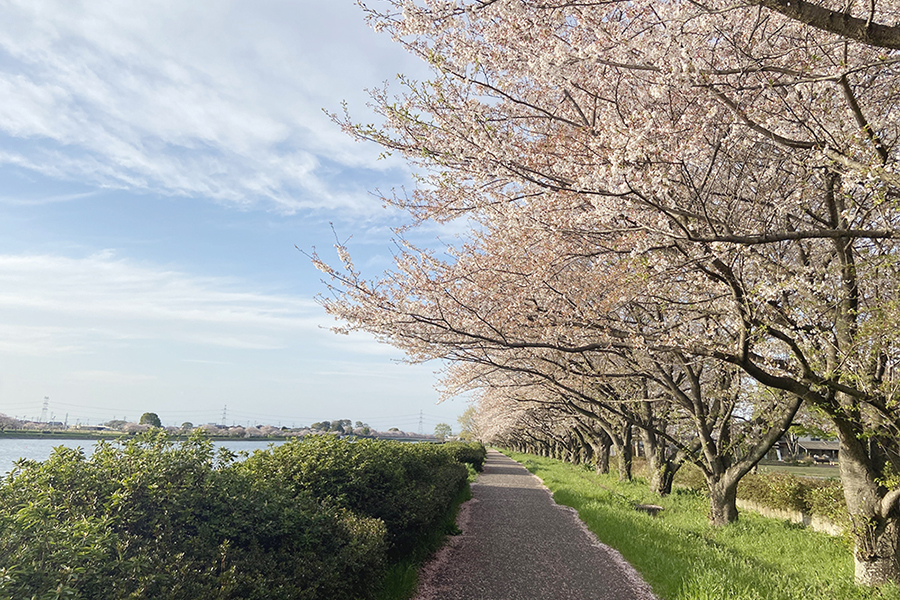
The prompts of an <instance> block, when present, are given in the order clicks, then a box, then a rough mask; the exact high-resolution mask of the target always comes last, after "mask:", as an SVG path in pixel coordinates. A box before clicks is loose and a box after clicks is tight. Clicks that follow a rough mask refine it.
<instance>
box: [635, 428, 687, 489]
mask: <svg viewBox="0 0 900 600" xmlns="http://www.w3.org/2000/svg"><path fill="white" fill-rule="evenodd" d="M641 438H642V440H643V442H644V456H646V457H647V469H648V470H649V471H650V491H651V492H653V493H654V494H657V495H659V496H667V495H669V494H671V493H672V481H673V480H674V479H675V473H676V471H678V466H679V465H676V464H675V463H673V462H672V461H671V460H669V459H668V458H667V457H666V451H665V448H664V447H663V445H662V444H660V443H659V439H658V438H657V436H656V433H655V432H653V431H652V430H650V429H643V428H641Z"/></svg>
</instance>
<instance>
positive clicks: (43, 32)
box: [0, 0, 416, 212]
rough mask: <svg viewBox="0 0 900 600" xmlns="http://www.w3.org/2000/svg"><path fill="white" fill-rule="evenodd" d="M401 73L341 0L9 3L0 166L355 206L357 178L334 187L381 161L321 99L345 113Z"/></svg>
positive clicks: (110, 183) (280, 201) (288, 203)
mask: <svg viewBox="0 0 900 600" xmlns="http://www.w3.org/2000/svg"><path fill="white" fill-rule="evenodd" d="M385 65H391V66H390V67H389V70H388V71H387V73H385V70H384V69H385ZM415 69H416V66H415V62H414V61H412V59H406V58H404V55H403V53H402V52H401V51H400V50H399V49H398V48H394V47H392V45H391V44H390V42H389V41H388V40H387V39H385V38H383V37H377V36H375V34H373V33H371V32H369V31H368V30H367V29H366V28H365V25H364V24H363V22H362V14H361V12H360V11H359V10H358V9H357V8H356V7H355V6H353V5H352V3H351V2H349V1H347V2H342V1H333V2H329V3H321V2H311V1H306V2H296V1H287V0H272V1H270V2H265V3H252V5H244V4H235V3H223V2H216V1H212V0H210V1H206V2H204V1H198V2H190V3H183V2H174V1H173V0H150V1H147V2H141V3H137V4H136V3H134V2H128V1H126V0H108V1H103V2H89V3H81V2H67V3H59V2H51V1H49V0H20V1H11V2H7V3H4V9H3V19H0V95H2V96H3V98H4V102H3V103H2V105H0V133H2V134H4V135H5V136H6V137H7V138H8V139H7V140H6V142H7V143H4V144H3V146H4V151H3V152H2V153H0V163H5V164H11V165H16V166H19V167H21V168H25V169H29V170H34V171H38V172H40V173H42V174H44V175H48V176H51V177H57V178H62V179H77V180H80V181H87V182H92V183H93V184H95V185H98V186H105V187H115V188H129V189H141V190H150V191H154V192H158V193H164V194H182V195H189V196H203V197H209V198H215V199H219V200H222V201H228V202H234V203H239V204H254V203H258V202H261V201H263V202H266V203H268V204H270V205H273V206H276V207H278V209H280V210H282V211H288V212H290V211H295V210H298V209H301V208H309V207H316V206H324V205H327V206H344V207H346V208H347V209H349V210H369V209H370V208H371V206H372V203H371V202H370V199H368V198H366V197H365V194H363V193H361V192H362V191H363V188H362V187H360V189H353V187H352V186H347V185H344V186H338V185H334V183H335V182H338V181H346V180H347V179H348V177H347V173H348V172H350V171H352V170H353V169H359V168H363V169H382V168H386V167H389V166H391V165H392V164H393V166H396V164H397V163H376V162H375V160H374V159H375V156H376V153H377V150H376V149H374V148H366V147H363V146H360V145H358V144H354V143H353V142H352V141H350V140H349V139H348V138H347V137H346V136H344V135H343V134H342V133H340V131H339V130H338V128H337V127H336V126H335V125H334V124H332V123H331V122H330V121H329V119H328V118H327V117H326V116H325V115H324V114H323V113H322V108H330V109H337V108H338V107H339V105H340V102H341V100H342V99H345V98H348V99H351V100H352V101H353V104H354V105H355V106H356V107H357V108H359V109H361V108H362V106H363V104H364V96H363V94H362V89H361V88H362V87H363V86H365V85H377V84H378V82H379V81H380V80H381V79H383V78H385V76H387V77H392V76H393V74H394V73H395V72H397V71H409V70H415ZM323 160H327V161H329V163H331V165H332V166H331V167H330V168H328V169H325V168H323V166H322V161H323ZM335 167H336V169H335ZM335 170H337V171H338V172H334V171H335ZM338 190H340V191H338Z"/></svg>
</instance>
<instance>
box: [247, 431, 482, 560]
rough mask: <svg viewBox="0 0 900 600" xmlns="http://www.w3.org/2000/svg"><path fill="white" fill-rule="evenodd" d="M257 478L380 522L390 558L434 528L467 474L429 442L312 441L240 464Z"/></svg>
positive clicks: (284, 446)
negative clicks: (384, 527)
mask: <svg viewBox="0 0 900 600" xmlns="http://www.w3.org/2000/svg"><path fill="white" fill-rule="evenodd" d="M239 467H240V468H241V469H244V470H247V471H248V472H250V473H252V474H253V477H254V478H256V479H260V480H265V481H270V482H272V483H273V484H275V485H281V486H284V487H285V488H286V489H290V490H292V491H293V493H295V494H298V495H303V494H311V495H312V496H314V497H315V498H317V499H319V500H320V501H322V502H324V503H325V504H326V505H329V506H337V507H341V508H345V509H347V510H350V511H353V512H354V513H357V514H360V515H365V516H367V517H372V518H376V519H380V520H381V521H383V522H384V524H385V526H386V528H387V536H388V537H387V539H388V543H389V555H390V556H391V557H393V558H396V557H398V556H403V555H405V554H408V553H409V552H411V551H412V550H413V549H414V548H415V546H416V544H417V543H418V541H419V539H420V538H421V536H422V534H423V533H425V532H427V531H429V530H431V529H433V528H435V527H437V526H438V525H439V523H440V521H441V520H442V518H443V517H444V515H445V514H446V512H447V510H448V508H449V507H450V506H451V505H452V503H453V500H454V498H455V497H456V496H457V494H458V493H459V492H460V490H462V488H463V487H464V486H465V483H466V478H467V474H468V471H467V470H466V468H465V467H464V466H463V465H462V464H461V463H459V462H458V461H456V460H455V459H454V458H453V456H452V455H451V453H450V452H447V451H445V450H443V449H442V448H441V447H440V446H436V445H433V444H409V443H402V442H393V441H377V440H369V439H360V440H354V441H348V440H340V439H336V438H334V437H332V436H310V437H307V438H304V439H302V440H297V439H294V440H290V441H288V442H286V443H285V444H282V445H281V446H278V447H274V448H271V449H269V450H265V451H258V452H255V453H254V454H253V455H252V456H251V457H250V458H248V459H247V460H246V461H244V462H243V463H241V464H240V465H239Z"/></svg>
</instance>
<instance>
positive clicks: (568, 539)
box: [416, 450, 655, 600]
mask: <svg viewBox="0 0 900 600" xmlns="http://www.w3.org/2000/svg"><path fill="white" fill-rule="evenodd" d="M457 524H458V526H459V528H460V529H461V530H462V534H460V535H458V536H454V537H452V538H451V539H450V541H449V542H448V543H447V545H446V546H444V547H443V548H442V549H441V550H440V551H439V552H438V553H437V555H436V556H435V557H434V558H433V559H432V560H431V561H430V562H429V563H428V564H427V565H426V566H425V568H424V569H423V570H422V573H421V574H420V581H421V583H420V585H419V593H418V595H417V596H416V600H439V599H440V600H547V599H565V600H654V599H655V597H654V595H653V593H652V592H651V591H650V587H649V586H648V585H647V584H646V583H645V582H644V581H643V580H642V579H641V577H640V575H638V574H637V572H636V571H635V570H634V569H633V568H632V567H631V566H630V565H629V564H628V563H626V562H625V560H624V559H623V558H622V556H621V555H620V554H619V553H618V552H616V551H615V550H613V549H611V548H609V547H608V546H605V545H603V544H601V543H600V542H598V541H597V539H596V538H595V537H594V535H593V534H591V533H590V532H589V531H588V530H587V529H586V528H585V527H584V525H583V524H582V523H581V521H580V520H579V519H578V515H577V514H576V513H575V511H574V510H573V509H571V508H567V507H563V506H559V505H558V504H556V503H555V502H553V499H552V497H551V495H550V492H549V490H547V488H545V487H544V486H543V484H542V483H541V481H540V480H539V479H538V478H537V477H535V476H534V475H532V474H531V473H529V472H528V470H527V469H525V467H523V466H522V465H520V464H519V463H517V462H515V461H513V460H512V459H510V458H507V457H506V456H504V455H502V454H500V453H499V452H496V451H494V450H489V451H488V459H487V462H486V463H485V468H484V472H483V473H481V475H479V477H478V481H477V482H476V483H474V484H472V499H471V500H470V501H468V502H466V503H465V504H463V505H462V507H460V512H459V518H458V519H457Z"/></svg>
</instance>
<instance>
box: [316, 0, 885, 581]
mask: <svg viewBox="0 0 900 600" xmlns="http://www.w3.org/2000/svg"><path fill="white" fill-rule="evenodd" d="M838 14H839V15H840V16H839V17H838V16H837V15H838ZM898 14H900V7H898V5H897V3H896V2H895V1H891V2H885V1H881V2H871V3H870V4H869V5H868V6H867V7H866V8H865V10H864V12H854V7H853V5H852V4H848V5H844V4H841V5H838V4H836V3H831V2H822V3H820V4H817V3H810V2H805V1H800V2H793V1H792V2H790V3H788V2H781V1H780V0H760V1H759V2H748V3H746V4H731V3H726V2H724V0H711V1H709V2H705V3H698V2H687V1H681V0H676V1H674V2H667V3H658V2H653V1H651V0H633V1H630V2H616V1H612V2H603V3H591V2H587V3H585V2H577V3H576V2H566V1H563V0H557V1H552V2H551V1H549V0H491V1H484V0H473V1H466V0H456V1H453V0H450V1H446V0H441V1H438V0H422V1H417V2H401V1H400V0H397V1H389V2H386V3H383V4H382V8H381V9H380V10H379V11H370V13H369V18H370V19H371V22H372V24H373V25H374V26H375V27H376V28H378V29H385V30H387V31H389V32H390V33H391V34H392V35H394V37H395V38H396V39H397V40H398V41H399V42H400V43H403V44H405V45H406V47H407V48H408V49H409V50H410V51H411V52H414V53H416V54H418V55H420V56H421V57H422V58H423V59H424V60H426V61H428V62H429V63H430V64H431V65H432V66H433V67H434V73H435V75H434V77H433V78H432V79H431V80H430V81H426V82H413V81H404V82H403V84H404V86H405V89H404V91H403V92H402V93H401V94H400V95H399V96H397V97H393V96H391V95H390V94H389V92H388V91H387V90H375V91H374V93H373V99H374V102H375V107H376V109H377V110H378V111H379V112H380V113H381V115H382V117H383V120H384V122H383V124H382V125H381V126H377V127H375V126H366V125H360V124H356V123H354V122H352V120H350V119H349V118H339V120H340V121H341V122H342V124H343V125H344V126H345V128H346V129H347V130H348V131H349V132H350V133H351V134H353V135H356V136H358V137H359V138H360V139H368V140H374V141H376V142H378V143H379V144H381V145H382V146H384V147H385V149H386V150H387V151H397V152H400V153H402V154H403V155H404V156H405V157H406V158H407V160H409V162H410V163H411V164H412V165H413V166H414V167H417V169H418V172H419V177H420V185H419V186H418V187H417V189H416V190H415V191H413V192H412V193H410V194H395V195H393V196H391V197H388V198H386V200H387V201H388V202H391V203H394V204H395V205H397V206H400V207H403V208H405V209H407V210H409V211H410V213H411V215H412V217H413V219H414V220H426V219H433V220H450V219H455V218H459V217H466V218H469V219H471V220H472V222H473V223H474V224H475V226H476V230H475V232H474V234H475V235H476V236H477V235H478V232H479V231H480V229H481V228H490V225H491V223H497V224H504V225H505V224H509V223H513V224H515V227H512V228H511V230H510V231H509V232H508V233H507V235H506V236H502V235H496V236H494V237H493V238H492V240H493V242H492V245H491V246H490V247H488V246H483V247H480V248H478V252H482V253H483V254H482V261H483V263H485V265H486V264H488V263H493V266H491V268H482V269H481V271H479V270H478V264H477V261H478V254H477V253H471V257H470V260H469V263H468V265H467V268H468V272H466V273H463V272H459V271H457V272H455V273H450V272H449V271H446V270H443V267H442V266H441V264H440V262H441V261H438V260H437V259H436V258H435V256H434V255H433V254H431V253H428V252H407V253H404V254H403V255H402V256H401V257H399V260H400V264H399V265H398V267H399V269H400V270H401V271H403V270H404V269H405V270H406V271H407V272H409V273H410V274H412V273H413V272H416V277H419V280H415V279H414V278H413V277H410V278H409V279H408V280H405V281H404V282H403V284H402V285H407V284H411V285H410V287H407V288H405V289H404V288H403V287H402V286H401V284H399V283H397V282H390V281H389V282H386V283H385V284H384V285H385V286H387V287H391V286H394V287H393V289H391V290H389V291H390V292H391V293H384V290H382V289H381V288H380V287H379V286H378V285H375V284H373V285H368V284H365V283H362V282H361V279H360V278H359V277H358V274H356V275H353V276H350V277H345V278H344V280H343V282H344V283H349V286H350V288H353V289H352V292H351V297H354V298H355V299H358V298H360V297H362V295H365V293H369V292H371V293H372V294H374V295H373V297H377V298H379V299H380V300H379V301H380V302H382V303H381V304H379V303H378V302H375V303H368V304H365V303H364V304H360V305H358V306H357V309H358V310H357V312H355V313H354V310H353V308H351V307H347V308H346V309H345V310H343V311H341V316H342V318H346V319H347V320H348V321H349V322H350V323H355V324H360V323H365V327H366V328H368V329H370V330H372V331H375V332H376V333H380V334H381V335H383V336H384V337H385V339H387V340H388V341H391V342H398V341H399V342H400V345H401V346H404V347H405V349H407V351H408V352H410V355H411V357H413V359H415V360H424V359H427V358H432V357H436V356H449V358H451V359H453V358H454V356H453V354H454V353H455V354H456V357H458V358H460V359H463V358H466V357H468V356H474V353H477V352H478V351H479V350H478V349H479V348H480V347H481V346H483V345H484V343H485V342H486V341H487V342H490V343H491V344H494V343H496V342H498V341H499V342H502V343H503V344H505V345H506V346H510V345H512V346H513V348H512V349H515V350H524V349H529V350H530V352H531V353H532V354H540V352H539V351H540V350H542V349H544V350H553V351H557V352H564V353H567V354H570V355H580V354H583V353H584V352H587V351H599V350H601V349H603V348H610V347H614V348H618V349H629V350H646V351H648V352H650V353H651V354H653V353H657V354H659V355H665V356H669V357H671V356H675V355H677V353H681V355H683V356H684V357H685V364H692V361H696V360H701V359H703V360H712V361H717V362H719V363H721V364H722V365H731V366H732V367H734V368H735V369H737V370H738V371H739V372H740V373H742V375H741V376H740V377H738V376H737V375H735V377H738V379H737V380H738V381H740V382H743V381H745V380H744V378H748V379H750V380H753V381H754V382H755V385H759V386H765V387H768V388H770V389H772V390H774V391H773V394H776V395H777V394H781V395H780V396H779V397H780V399H781V400H782V405H783V406H784V407H785V408H786V409H789V408H790V407H791V406H792V405H793V404H796V403H798V402H799V401H800V400H801V399H802V400H803V401H805V402H808V403H810V404H811V405H814V406H816V407H818V408H819V409H820V410H822V411H824V412H825V413H826V414H828V415H829V417H830V418H831V419H832V421H833V422H834V425H835V427H836V429H837V432H838V436H839V439H840V441H841V474H842V480H843V483H844V489H845V496H846V500H847V505H848V509H849V511H850V514H851V515H852V518H853V522H854V528H853V535H854V540H855V545H856V548H855V557H856V564H857V580H858V581H859V582H861V583H881V582H884V581H892V580H893V581H900V561H898V545H900V521H898V519H900V511H898V499H900V480H897V477H896V475H895V474H896V473H898V472H900V445H898V428H900V409H898V406H900V404H898V403H897V402H896V400H897V398H898V389H897V383H898V382H897V378H896V376H895V370H896V369H895V367H896V366H897V360H898V352H897V347H898V341H900V340H898V339H897V336H898V334H897V331H896V328H895V327H894V325H895V324H896V323H897V322H898V317H900V315H898V314H897V313H898V307H900V302H898V298H897V286H896V281H897V280H898V273H897V266H896V265H897V264H898V263H897V260H896V255H897V247H896V241H895V240H896V239H897V237H898V233H897V232H898V229H897V225H898V223H897V221H898V213H897V200H898V194H900V175H898V169H897V142H898V138H900V115H898V106H900V103H898V102H897V94H898V90H897V86H896V80H897V68H898V67H897V65H898V63H900V56H898V55H897V53H896V51H895V49H896V48H897V45H896V40H897V37H898V34H897V27H895V26H893V25H890V24H891V23H895V22H897V20H898V19H897V17H898ZM523 230H528V231H530V232H531V233H532V235H531V237H530V239H532V240H533V241H534V242H535V244H536V246H534V247H533V248H532V249H530V251H529V252H528V253H526V254H525V255H524V256H518V257H513V256H511V252H512V251H511V250H509V249H506V250H504V243H505V242H512V241H514V240H516V236H518V235H519V234H520V232H521V231H523ZM542 235H543V236H546V238H547V240H548V241H549V242H552V243H547V244H546V246H545V247H544V248H543V249H541V248H540V245H541V244H540V242H538V238H539V237H540V236H542ZM509 245H510V247H511V248H513V247H515V248H516V250H515V251H516V252H520V251H521V246H516V245H515V244H512V243H510V244H509ZM548 253H549V258H551V259H552V260H547V258H548ZM465 255H466V252H465V249H463V250H462V251H461V252H460V254H459V256H465ZM488 257H490V258H488ZM554 257H555V259H554ZM560 257H566V259H567V260H561V259H560ZM507 259H514V260H513V262H512V264H517V265H520V267H521V268H518V269H517V270H515V271H514V275H513V274H509V273H506V272H505V271H504V270H503V269H502V268H499V267H498V266H497V265H502V264H503V261H504V260H507ZM528 261H531V264H528ZM579 261H580V263H584V262H587V263H589V264H591V265H593V266H594V267H595V268H593V269H589V270H582V273H581V274H582V276H583V277H584V280H583V281H581V282H577V283H571V282H570V283H569V286H570V287H567V288H565V289H539V288H535V287H529V286H528V285H527V282H526V281H518V280H516V277H519V279H521V278H522V275H524V274H528V275H529V276H534V277H535V279H536V280H539V281H545V282H546V281H552V279H553V278H552V277H543V275H544V274H545V272H546V271H547V269H550V268H556V269H559V268H566V266H567V265H572V264H576V263H579ZM580 263H579V264H580ZM347 267H348V270H349V271H350V272H354V271H353V268H352V263H349V261H348V262H347ZM413 267H415V268H413ZM525 267H527V268H525ZM601 267H602V268H601ZM330 274H331V275H335V272H333V271H332V272H330ZM475 274H478V275H479V281H480V283H479V285H480V286H481V290H482V291H481V292H480V293H481V296H480V297H479V299H478V302H477V303H470V304H467V303H466V302H463V301H461V299H462V298H463V297H462V296H461V295H460V294H459V293H458V291H459V290H458V288H459V286H462V285H463V284H464V283H466V282H467V280H466V278H467V277H468V278H469V279H470V280H474V279H475ZM426 275H427V276H426ZM454 277H457V278H456V279H455V278H454ZM641 278H643V280H642V279H641ZM618 279H621V280H622V281H623V283H624V284H627V285H623V286H622V287H623V288H624V289H627V290H629V291H628V296H629V297H628V298H624V299H623V298H619V297H618V296H619V295H618V294H616V293H615V291H614V290H611V287H610V285H609V282H610V281H616V280H618ZM501 283H503V284H505V285H500V284H501ZM641 284H643V290H641V292H640V293H636V291H635V290H636V289H637V288H639V287H640V285H641ZM516 286H519V287H520V288H521V290H520V293H516V292H514V291H513V290H515V287H516ZM597 290H603V291H604V293H600V294H598V293H597ZM354 294H356V296H354ZM573 294H574V295H578V296H581V297H584V298H588V297H589V296H591V295H594V296H595V298H594V300H593V301H591V302H588V301H584V302H580V303H577V305H578V308H577V309H576V310H575V311H574V312H575V314H576V315H577V319H567V320H566V321H565V322H560V323H553V322H552V320H547V321H546V322H544V323H542V324H541V327H540V328H539V331H540V332H541V339H539V340H536V339H521V338H520V337H519V338H512V339H505V338H504V336H507V332H508V331H513V330H514V329H515V327H517V326H520V325H522V326H530V325H531V321H529V319H531V320H535V319H538V320H539V319H542V318H545V317H546V316H547V315H559V314H563V313H564V311H562V310H557V309H558V308H559V307H560V306H564V305H570V304H571V301H572V295H573ZM422 297H430V298H431V299H432V301H436V304H435V305H434V306H433V307H432V308H433V309H434V310H431V311H429V312H425V311H421V310H419V306H417V305H416V303H415V299H417V298H422ZM436 299H439V300H436ZM641 299H643V305H644V306H646V307H648V312H647V314H650V309H652V310H654V311H657V312H658V311H659V310H662V311H664V312H665V313H666V315H665V316H666V318H665V319H661V320H659V321H656V326H655V327H654V322H653V321H649V322H648V321H646V320H644V321H641V327H642V329H641V330H640V331H637V330H635V328H633V327H627V328H626V327H622V324H623V323H627V322H628V321H626V320H623V315H622V314H621V307H622V306H623V305H626V304H627V305H628V306H632V307H633V306H640V305H641V304H642V301H641ZM353 301H355V300H352V301H351V304H352V302H353ZM373 307H374V308H376V309H377V311H378V312H380V315H381V316H379V317H377V318H376V319H374V320H373V318H372V317H371V316H366V315H365V314H363V313H365V312H367V311H371V310H373ZM447 313H454V314H460V315H466V318H467V319H468V321H467V326H466V329H465V331H461V330H459V329H458V328H457V327H458V325H459V324H458V323H454V322H453V320H452V319H446V318H445V316H446V314H447ZM504 313H505V315H506V316H505V317H504V318H506V319H507V320H506V321H503V320H500V319H499V317H500V316H501V315H503V314H504ZM609 315H612V318H610V316H609ZM576 320H577V321H580V324H581V327H579V328H573V327H572V323H573V321H576ZM498 323H508V326H504V327H498ZM436 324H437V325H438V326H439V327H438V329H440V333H439V334H436V333H435V331H434V330H435V325H436ZM445 324H446V326H445ZM401 328H402V329H404V330H405V332H406V333H405V334H404V335H405V336H406V338H405V340H406V341H400V339H399V337H398V336H397V334H396V333H395V332H396V331H398V330H399V329H401ZM588 330H589V331H590V334H591V335H590V341H588V342H585V339H584V332H586V331H588ZM417 335H418V336H419V342H418V343H414V342H413V340H415V339H416V336H417ZM435 336H436V337H435ZM507 337H508V336H507ZM453 344H456V346H457V349H456V350H455V351H454V352H451V353H450V354H449V355H448V354H447V353H446V352H445V350H444V348H448V347H450V346H451V345H453ZM538 360H544V359H543V358H542V357H538ZM669 362H670V363H672V364H674V362H672V361H669ZM717 369H718V370H727V369H724V367H721V366H720V367H717ZM670 391H672V393H673V394H675V392H674V390H673V389H672V388H671V387H670ZM675 395H676V396H677V394H675ZM789 412H790V411H789V410H786V412H785V413H784V414H788V413H789Z"/></svg>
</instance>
